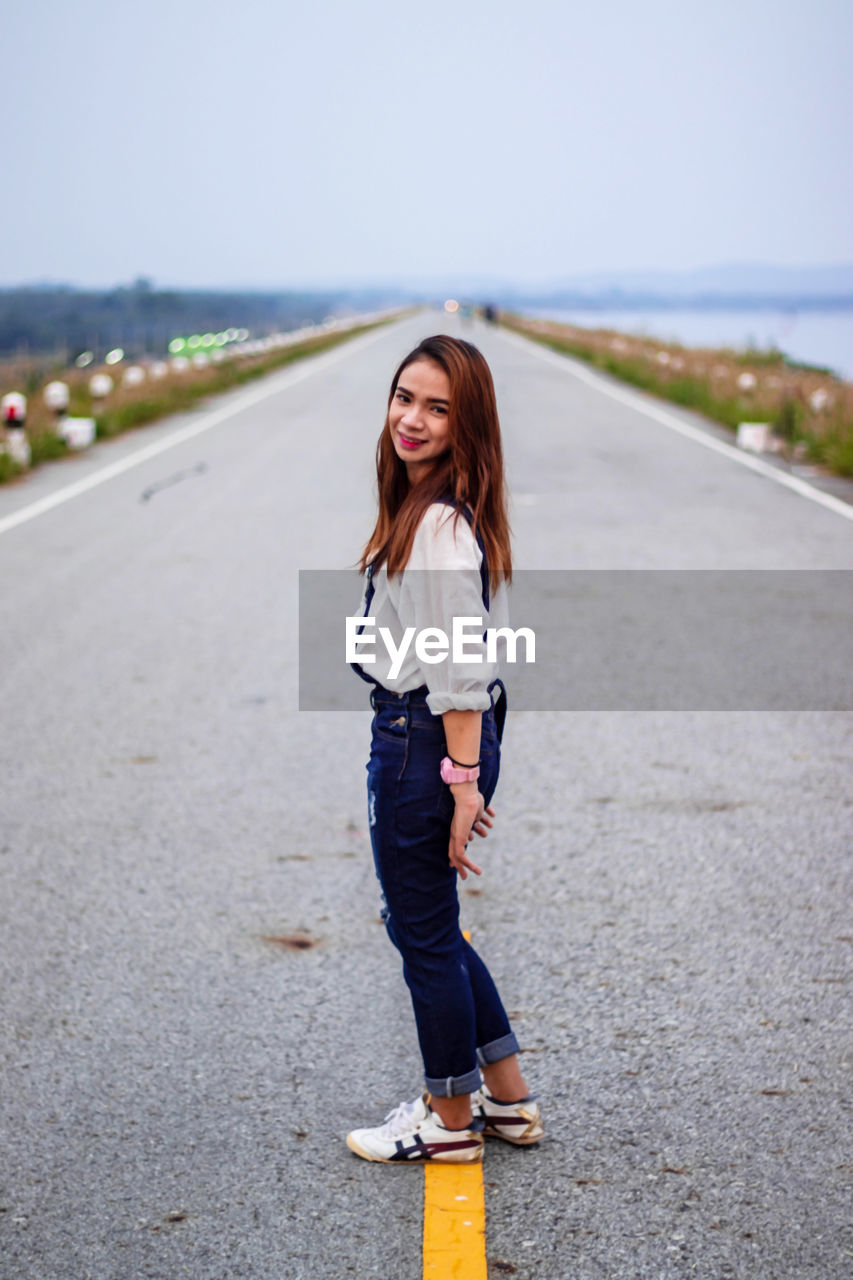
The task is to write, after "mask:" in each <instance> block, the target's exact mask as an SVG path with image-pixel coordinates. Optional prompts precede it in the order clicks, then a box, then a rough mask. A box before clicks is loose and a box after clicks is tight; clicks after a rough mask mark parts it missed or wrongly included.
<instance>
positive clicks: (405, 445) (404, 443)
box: [397, 431, 426, 449]
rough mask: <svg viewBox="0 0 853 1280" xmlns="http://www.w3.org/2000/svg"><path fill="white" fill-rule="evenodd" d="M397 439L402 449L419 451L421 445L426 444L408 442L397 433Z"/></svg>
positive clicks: (418, 441)
mask: <svg viewBox="0 0 853 1280" xmlns="http://www.w3.org/2000/svg"><path fill="white" fill-rule="evenodd" d="M397 439H398V440H399V441H400V444H401V445H402V446H403V448H404V449H419V448H420V447H421V445H422V444H426V441H425V440H410V439H408V438H407V437H406V436H404V435H402V434H401V433H400V432H399V431H398V432H397Z"/></svg>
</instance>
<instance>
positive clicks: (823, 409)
mask: <svg viewBox="0 0 853 1280" xmlns="http://www.w3.org/2000/svg"><path fill="white" fill-rule="evenodd" d="M501 322H502V324H503V325H504V326H505V327H506V328H507V329H511V330H513V331H514V332H516V333H521V334H524V336H525V337H528V338H533V339H534V341H536V342H541V343H542V344H543V346H546V347H550V348H551V349H552V350H554V351H559V352H561V353H563V354H565V355H571V356H575V357H576V358H577V359H579V360H583V361H585V362H586V363H587V364H590V365H592V366H593V367H594V368H596V369H600V370H601V371H602V372H603V373H609V374H611V375H612V376H613V377H615V378H618V379H620V381H622V382H627V383H630V384H631V386H634V387H639V388H640V389H641V390H643V391H648V392H650V393H651V394H652V395H656V396H660V397H661V398H662V399H664V400H669V401H671V402H672V403H673V404H679V405H682V406H683V407H684V408H687V409H694V410H696V412H698V413H701V414H704V416H705V417H706V418H710V419H711V420H712V421H713V422H718V423H721V424H722V425H723V426H725V427H728V428H729V429H730V430H732V431H734V430H736V428H737V426H738V423H740V422H767V423H769V424H770V425H771V427H772V429H773V435H774V439H775V441H776V450H777V452H779V453H781V454H783V455H784V456H785V457H786V458H787V459H788V460H789V461H791V462H804V461H808V462H811V463H814V464H816V465H818V466H821V467H825V468H826V470H828V471H831V472H833V473H834V474H835V475H839V476H853V384H851V383H849V382H844V381H842V379H840V378H837V377H835V375H834V374H833V373H832V372H831V371H830V370H828V369H821V368H817V367H815V366H812V365H805V364H800V363H797V362H795V361H792V360H789V359H788V358H787V357H786V356H785V355H784V354H783V353H782V352H781V351H733V350H730V349H728V348H693V347H681V346H678V345H676V344H674V343H666V342H659V341H658V340H657V339H654V338H645V337H632V336H630V335H628V334H624V333H616V332H614V331H613V330H609V329H586V328H580V327H578V326H576V325H569V324H558V323H556V322H554V321H551V320H538V319H533V318H531V317H528V316H518V315H511V314H505V315H504V316H503V317H502V321H501Z"/></svg>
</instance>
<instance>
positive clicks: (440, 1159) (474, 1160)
mask: <svg viewBox="0 0 853 1280" xmlns="http://www.w3.org/2000/svg"><path fill="white" fill-rule="evenodd" d="M347 1146H348V1147H349V1149H350V1151H353V1152H355V1154H356V1155H357V1156H361V1158H362V1160H369V1161H370V1162H371V1163H372V1164H396V1165H401V1166H402V1165H415V1166H417V1167H418V1168H420V1167H422V1166H423V1165H425V1164H482V1163H483V1153H484V1151H485V1143H481V1144H480V1146H479V1147H478V1148H477V1150H476V1152H475V1153H474V1155H472V1156H462V1157H459V1156H456V1157H455V1158H453V1157H452V1156H451V1155H446V1156H431V1157H430V1159H429V1160H390V1159H389V1158H388V1157H387V1156H373V1155H371V1154H370V1152H369V1151H365V1149H364V1147H360V1146H359V1145H358V1143H357V1142H356V1141H355V1139H354V1138H353V1136H352V1134H351V1133H348V1134H347Z"/></svg>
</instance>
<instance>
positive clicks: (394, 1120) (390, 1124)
mask: <svg viewBox="0 0 853 1280" xmlns="http://www.w3.org/2000/svg"><path fill="white" fill-rule="evenodd" d="M416 1106H417V1103H416V1102H401V1103H400V1105H399V1107H395V1108H394V1110H393V1111H389V1112H388V1114H387V1116H386V1117H385V1121H384V1123H383V1124H382V1125H380V1127H379V1134H380V1136H381V1137H383V1138H399V1137H400V1135H401V1134H404V1133H406V1132H407V1130H410V1129H411V1128H412V1121H413V1119H414V1115H415V1107H416Z"/></svg>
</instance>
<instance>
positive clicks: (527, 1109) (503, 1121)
mask: <svg viewBox="0 0 853 1280" xmlns="http://www.w3.org/2000/svg"><path fill="white" fill-rule="evenodd" d="M471 1108H472V1110H473V1112H474V1115H475V1116H476V1115H478V1114H479V1115H480V1116H481V1118H482V1120H483V1122H484V1125H485V1128H484V1130H483V1132H484V1133H485V1135H486V1137H487V1138H503V1140H504V1142H511V1143H512V1144H513V1146H516V1147H529V1146H532V1145H533V1143H534V1142H539V1140H540V1139H541V1138H543V1137H544V1136H545V1126H544V1125H543V1123H542V1114H541V1112H540V1110H539V1103H538V1102H537V1101H536V1099H535V1098H534V1097H530V1098H522V1099H521V1100H520V1101H519V1102H499V1101H498V1100H497V1098H493V1097H492V1095H491V1094H490V1093H489V1091H488V1089H487V1088H486V1086H485V1085H483V1086H482V1087H481V1088H480V1089H478V1090H477V1092H476V1093H472V1095H471Z"/></svg>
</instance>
